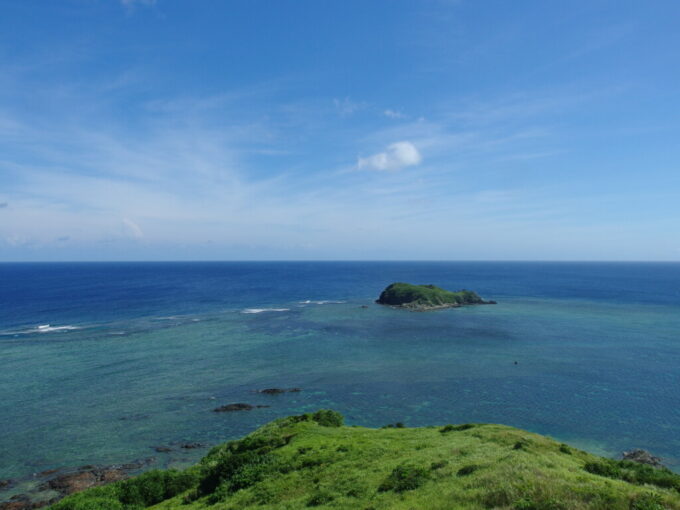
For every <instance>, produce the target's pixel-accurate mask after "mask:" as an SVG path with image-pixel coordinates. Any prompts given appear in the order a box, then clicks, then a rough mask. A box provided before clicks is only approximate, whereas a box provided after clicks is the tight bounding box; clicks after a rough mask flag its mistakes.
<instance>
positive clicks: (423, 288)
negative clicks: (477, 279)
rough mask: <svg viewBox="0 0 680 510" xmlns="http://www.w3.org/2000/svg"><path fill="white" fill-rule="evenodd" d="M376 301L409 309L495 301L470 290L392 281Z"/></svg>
mask: <svg viewBox="0 0 680 510" xmlns="http://www.w3.org/2000/svg"><path fill="white" fill-rule="evenodd" d="M376 303H378V304H381V305H388V306H393V307H399V308H408V309H410V310H418V311H423V310H437V309H441V308H455V307H459V306H463V305H495V304H496V302H495V301H484V300H483V299H482V298H481V297H479V296H478V295H477V294H476V293H475V292H473V291H471V290H459V291H457V292H451V291H448V290H444V289H442V288H440V287H437V286H435V285H413V284H410V283H401V282H397V283H392V284H390V285H388V286H387V288H386V289H385V290H383V291H382V293H381V294H380V297H379V298H378V299H377V300H376Z"/></svg>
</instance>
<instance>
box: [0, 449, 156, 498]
mask: <svg viewBox="0 0 680 510" xmlns="http://www.w3.org/2000/svg"><path fill="white" fill-rule="evenodd" d="M155 460H156V458H155V457H148V458H146V459H141V460H138V461H135V462H130V463H128V464H120V465H113V466H94V465H91V464H88V465H86V466H80V467H79V468H76V469H73V468H71V469H70V470H68V468H65V469H48V470H46V471H42V472H40V473H37V475H34V476H40V477H42V478H46V479H47V480H46V481H45V482H43V483H42V484H41V485H39V486H38V489H37V490H36V491H31V492H30V493H28V494H17V495H16V496H12V497H11V498H10V500H9V501H8V502H4V503H0V510H28V509H34V508H41V507H44V506H47V505H52V504H54V503H56V502H57V501H59V500H60V499H61V498H63V497H64V496H68V495H69V494H73V493H75V492H80V491H83V490H85V489H89V488H91V487H98V486H100V485H106V484H109V483H113V482H118V481H120V480H124V479H126V478H128V477H129V476H130V472H132V471H137V470H139V469H141V468H143V467H144V466H146V465H148V464H151V463H153V462H155ZM9 482H12V481H9ZM52 491H56V492H58V493H59V496H57V497H54V498H52V499H48V498H49V497H50V496H52V495H53V494H54V493H53V492H52ZM45 496H47V497H45Z"/></svg>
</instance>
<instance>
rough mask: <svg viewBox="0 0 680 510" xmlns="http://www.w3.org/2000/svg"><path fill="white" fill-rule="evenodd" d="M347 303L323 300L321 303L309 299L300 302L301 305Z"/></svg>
mask: <svg viewBox="0 0 680 510" xmlns="http://www.w3.org/2000/svg"><path fill="white" fill-rule="evenodd" d="M346 302H347V301H332V300H321V301H313V300H311V299H308V300H306V301H300V304H301V305H341V304H343V303H346Z"/></svg>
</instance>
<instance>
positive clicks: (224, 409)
mask: <svg viewBox="0 0 680 510" xmlns="http://www.w3.org/2000/svg"><path fill="white" fill-rule="evenodd" d="M262 407H269V406H261V405H257V406H253V405H250V404H243V403H238V404H227V405H225V406H220V407H216V408H215V409H213V412H215V413H229V412H232V411H251V410H252V409H255V408H258V409H259V408H262Z"/></svg>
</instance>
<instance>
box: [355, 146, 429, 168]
mask: <svg viewBox="0 0 680 510" xmlns="http://www.w3.org/2000/svg"><path fill="white" fill-rule="evenodd" d="M421 161H422V157H421V155H420V152H418V149H416V146H415V145H413V144H412V143H411V142H396V143H393V144H391V145H389V146H388V147H387V149H386V150H385V151H384V152H379V153H377V154H373V155H372V156H368V157H367V158H359V162H358V167H359V168H367V169H369V170H400V169H401V168H405V167H407V166H414V165H418V164H420V162H421Z"/></svg>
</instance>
